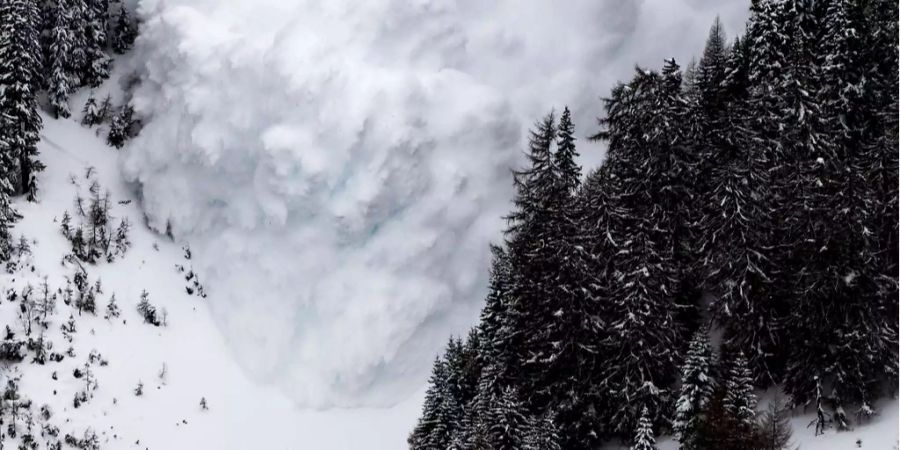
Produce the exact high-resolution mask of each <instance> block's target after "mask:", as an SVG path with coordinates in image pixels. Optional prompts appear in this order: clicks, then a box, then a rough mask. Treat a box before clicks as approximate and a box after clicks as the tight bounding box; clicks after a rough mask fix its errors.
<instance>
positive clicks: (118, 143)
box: [106, 114, 128, 148]
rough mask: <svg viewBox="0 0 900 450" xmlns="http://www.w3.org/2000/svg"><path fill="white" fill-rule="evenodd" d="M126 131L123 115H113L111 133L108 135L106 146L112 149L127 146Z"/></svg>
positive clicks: (110, 126) (110, 124)
mask: <svg viewBox="0 0 900 450" xmlns="http://www.w3.org/2000/svg"><path fill="white" fill-rule="evenodd" d="M125 130H126V124H125V122H124V120H123V117H122V115H121V114H115V115H113V117H112V120H111V121H110V123H109V133H107V135H106V144H107V145H109V146H111V147H115V148H122V147H123V146H124V145H125V140H126V139H127V138H128V136H127V134H126V131H125Z"/></svg>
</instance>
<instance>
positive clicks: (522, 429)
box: [487, 387, 530, 450]
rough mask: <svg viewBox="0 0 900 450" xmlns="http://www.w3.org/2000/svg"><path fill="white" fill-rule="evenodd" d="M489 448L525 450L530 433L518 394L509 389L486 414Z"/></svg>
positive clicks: (494, 449) (495, 449)
mask: <svg viewBox="0 0 900 450" xmlns="http://www.w3.org/2000/svg"><path fill="white" fill-rule="evenodd" d="M487 422H488V427H487V428H488V441H489V445H490V446H489V448H491V449H493V450H519V449H523V448H526V447H525V442H526V439H527V436H528V434H529V431H530V426H529V420H528V417H527V415H526V413H525V407H524V406H523V405H522V402H521V401H520V400H519V394H518V392H517V391H516V390H515V389H514V388H511V387H507V388H505V389H503V392H502V393H501V394H500V396H499V397H498V398H497V399H496V401H495V402H494V403H493V405H492V408H491V409H490V410H489V411H488V413H487Z"/></svg>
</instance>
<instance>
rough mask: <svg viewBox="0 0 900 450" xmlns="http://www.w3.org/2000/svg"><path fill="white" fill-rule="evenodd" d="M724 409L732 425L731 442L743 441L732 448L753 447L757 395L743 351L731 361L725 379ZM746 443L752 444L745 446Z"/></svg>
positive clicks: (748, 449)
mask: <svg viewBox="0 0 900 450" xmlns="http://www.w3.org/2000/svg"><path fill="white" fill-rule="evenodd" d="M723 404H724V409H725V413H726V414H727V417H728V420H729V422H730V423H731V425H732V426H731V427H730V437H729V439H730V442H732V443H733V444H734V443H743V444H740V445H732V446H731V448H735V449H737V448H746V449H747V450H750V449H752V448H753V447H752V444H753V436H754V435H755V431H756V395H755V394H753V376H752V374H751V372H750V369H749V367H748V366H747V359H746V358H745V357H744V354H743V353H738V354H737V355H736V356H735V357H734V358H733V359H732V360H731V363H730V367H729V370H728V378H727V379H726V380H725V398H724V402H723ZM744 445H750V447H745V446H744Z"/></svg>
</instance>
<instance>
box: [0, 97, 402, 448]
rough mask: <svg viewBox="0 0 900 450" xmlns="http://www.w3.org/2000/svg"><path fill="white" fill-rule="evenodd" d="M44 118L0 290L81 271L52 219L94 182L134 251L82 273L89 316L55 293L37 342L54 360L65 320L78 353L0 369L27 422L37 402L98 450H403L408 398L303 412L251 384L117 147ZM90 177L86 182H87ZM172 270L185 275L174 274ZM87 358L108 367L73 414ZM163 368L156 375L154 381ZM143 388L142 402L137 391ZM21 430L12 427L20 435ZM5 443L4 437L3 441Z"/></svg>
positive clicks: (62, 280) (12, 310) (97, 370)
mask: <svg viewBox="0 0 900 450" xmlns="http://www.w3.org/2000/svg"><path fill="white" fill-rule="evenodd" d="M73 103H74V102H73ZM76 104H77V103H76ZM44 123H45V127H44V131H43V134H42V140H41V143H40V151H41V155H42V156H41V157H42V160H43V161H45V162H46V164H47V169H46V171H45V172H43V173H42V174H41V177H40V183H41V184H40V186H41V193H40V200H39V202H38V203H27V202H24V201H21V200H19V201H17V202H16V204H15V206H16V208H18V210H19V212H20V213H21V214H22V215H23V219H22V220H21V221H20V222H19V223H18V224H17V226H16V227H15V229H14V231H13V233H14V236H19V235H24V236H25V237H26V239H27V240H28V241H29V242H30V248H31V255H30V256H26V257H25V258H24V259H25V261H24V263H23V264H22V265H23V266H24V267H23V268H21V269H20V270H18V271H16V272H15V273H12V274H4V275H2V276H0V279H2V281H0V285H2V286H3V287H4V288H5V289H10V290H14V291H15V292H21V291H22V289H23V288H24V287H25V286H26V285H28V284H31V285H32V286H34V287H35V288H38V286H39V285H40V284H41V282H42V280H43V278H44V277H46V278H47V281H48V285H49V286H50V288H51V290H56V289H57V288H60V289H65V285H66V278H67V277H68V278H72V276H73V274H74V273H75V271H76V267H77V264H73V263H67V264H61V260H62V258H63V255H65V254H66V253H68V252H69V251H70V249H69V243H68V241H67V240H66V239H65V238H64V237H63V236H62V234H61V232H60V220H61V218H62V216H63V213H64V211H66V210H68V211H69V212H70V213H71V212H72V211H73V207H74V197H75V195H76V193H77V192H81V193H82V195H86V193H87V189H88V185H89V184H90V181H91V180H96V181H97V182H99V183H100V186H101V188H102V189H109V191H110V194H111V200H112V204H113V207H112V209H111V216H113V217H114V220H113V222H114V223H118V220H119V219H120V218H122V217H127V218H128V220H129V221H130V222H131V224H132V228H131V233H130V234H129V237H130V240H131V242H132V247H131V248H130V249H129V250H128V251H127V252H126V254H125V255H124V257H123V258H122V259H120V260H116V261H114V262H113V263H107V262H100V263H98V264H97V265H88V264H85V268H86V272H87V274H88V281H89V283H91V284H93V283H95V282H96V280H97V279H98V278H99V279H100V280H101V282H102V294H99V295H98V296H97V310H98V313H97V316H93V315H90V314H88V313H84V314H82V315H80V316H79V314H78V312H77V310H76V308H75V307H74V304H73V305H66V304H64V303H63V302H62V301H61V294H60V299H59V300H58V301H57V311H56V313H55V314H53V315H51V316H50V317H49V319H48V328H47V330H46V334H45V338H46V339H47V340H49V341H51V342H53V345H54V347H53V349H52V350H53V351H56V352H59V353H64V351H65V350H66V348H67V347H68V346H69V343H68V342H66V340H65V338H64V336H63V334H62V332H61V330H60V327H61V326H62V325H64V324H65V323H66V322H67V320H68V318H69V316H70V314H71V315H73V316H74V318H75V323H76V332H75V333H73V340H72V343H71V346H72V347H73V349H74V355H75V356H74V357H69V356H65V357H64V359H63V360H62V361H60V362H58V363H57V362H52V361H48V362H47V363H46V364H45V365H39V364H36V363H31V362H30V361H31V359H32V358H31V354H30V353H29V355H28V356H27V357H26V359H25V360H24V361H22V362H21V363H18V364H12V365H11V366H10V367H9V369H8V370H7V371H6V372H5V375H6V376H12V375H14V374H16V373H19V374H20V375H21V381H20V382H19V392H20V394H22V395H23V396H24V397H26V398H29V399H31V400H32V401H33V402H34V406H33V408H32V409H33V410H34V412H35V415H37V411H38V410H39V408H40V406H41V405H44V404H48V405H49V406H50V410H51V411H52V416H51V418H50V420H49V422H50V423H53V424H55V425H56V426H58V427H59V428H60V439H62V437H63V436H64V435H65V434H67V433H69V434H72V435H73V436H74V437H76V438H82V436H83V433H84V430H85V429H87V428H91V429H93V430H94V432H96V433H97V435H98V437H99V442H100V444H101V447H100V448H113V449H115V448H151V449H152V448H158V449H178V448H185V449H187V448H235V449H238V448H316V449H329V448H334V449H345V448H375V449H377V448H385V449H395V448H400V447H402V446H403V445H404V444H403V443H404V441H405V436H406V433H407V430H408V429H409V427H410V426H411V424H412V421H413V419H414V417H415V413H416V408H417V397H414V398H413V399H411V400H409V401H407V402H406V403H404V404H401V405H400V406H398V407H395V408H392V409H389V410H377V409H360V410H352V411H351V410H347V411H340V410H333V411H328V412H316V411H302V410H299V409H297V408H296V407H295V406H294V405H293V403H292V402H290V401H289V400H288V399H287V398H286V397H285V396H284V395H282V393H280V392H278V391H277V390H275V389H273V388H268V387H265V386H260V385H256V384H253V383H251V382H250V381H249V380H248V379H247V378H246V377H245V375H244V373H243V372H242V370H241V369H240V367H239V366H238V365H237V364H236V363H235V362H234V360H233V359H232V355H231V353H230V350H229V347H228V346H227V345H226V342H225V340H224V339H223V337H222V335H221V334H220V333H219V331H218V329H217V326H216V323H215V322H214V320H213V318H212V316H211V315H210V312H209V309H208V302H213V301H215V299H214V298H213V297H209V298H205V299H204V298H201V297H200V296H198V295H189V294H188V293H187V291H186V286H190V285H191V284H192V283H191V282H189V281H185V274H186V273H188V272H189V271H190V263H191V261H190V260H188V259H186V258H185V251H184V249H183V248H182V247H181V246H180V245H178V244H176V243H173V242H171V240H170V239H169V238H167V237H165V236H160V235H158V234H156V233H153V232H151V231H150V230H149V229H148V228H146V227H145V226H144V225H143V218H142V213H141V211H140V208H139V204H138V199H137V198H135V197H134V195H133V194H132V190H131V189H129V186H128V185H126V184H125V183H124V182H123V181H122V177H121V176H120V174H119V170H118V164H117V157H118V155H117V152H116V151H115V150H114V149H112V148H110V147H107V146H106V145H105V143H104V142H103V139H102V138H101V137H97V136H95V135H94V130H93V129H88V128H85V127H82V126H80V125H79V124H78V122H77V121H76V120H54V119H52V118H50V117H44ZM88 172H90V177H86V176H85V175H86V173H88ZM178 265H181V266H184V267H185V271H184V272H181V271H179V269H177V268H176V266H178ZM32 266H33V269H32ZM143 290H147V292H148V293H149V299H150V302H151V303H152V304H153V305H155V306H156V307H157V308H158V310H159V311H162V310H163V309H165V310H166V312H167V323H168V324H167V325H165V326H161V327H154V326H152V325H149V324H146V323H142V322H143V320H142V318H141V316H140V315H139V313H138V312H137V310H136V305H137V303H138V301H139V299H140V295H141V292H142V291H143ZM113 294H115V297H116V300H117V303H118V305H119V308H120V309H121V317H119V318H117V319H116V318H112V319H110V320H106V319H104V318H103V315H104V310H105V307H106V305H107V302H108V301H109V298H110V296H111V295H113ZM19 303H20V302H10V301H3V302H2V303H0V324H7V325H9V326H10V328H11V329H12V330H13V331H14V333H16V336H17V338H21V337H24V332H23V327H22V325H21V323H20V322H19V321H18V320H17V312H18V309H19ZM36 329H37V328H36ZM33 333H34V335H35V336H36V335H37V331H33ZM92 350H96V351H97V352H98V353H99V355H100V359H101V360H105V361H108V364H107V365H102V364H101V363H100V362H99V360H98V362H95V363H94V364H91V365H90V367H91V371H92V372H93V375H94V376H95V378H96V384H97V387H96V389H94V390H89V391H88V393H89V396H90V397H91V398H89V399H88V400H87V401H86V402H85V403H84V404H82V405H80V406H79V407H78V408H74V407H73V398H74V397H75V395H76V393H78V392H79V391H81V390H83V389H84V386H85V381H84V380H85V378H84V377H83V376H82V377H81V378H76V377H75V376H74V375H73V372H74V370H75V369H76V368H81V369H83V368H84V365H85V362H86V361H87V360H88V356H89V354H90V353H91V351H92ZM164 366H165V372H166V374H165V376H164V377H160V372H161V371H162V369H163V367H164ZM54 372H55V373H56V376H57V379H56V380H54V379H53V378H52V374H53V373H54ZM163 378H164V379H165V380H164V381H163ZM3 379H4V380H5V379H6V377H4V378H3ZM139 382H142V383H143V395H141V396H136V395H135V393H134V390H135V388H136V387H137V385H138V383H139ZM201 398H205V399H206V401H207V404H208V408H209V409H208V410H202V408H201V406H200V401H201ZM40 423H43V422H42V421H41V420H38V424H40ZM24 427H25V424H24V422H22V423H21V424H20V428H21V430H20V431H19V433H17V434H18V435H19V436H20V437H21V435H22V433H23V431H22V430H24ZM38 434H40V433H38ZM12 441H13V439H12V438H10V437H9V435H8V434H7V435H6V442H7V443H9V442H12ZM37 441H38V442H44V438H43V437H38V438H37ZM138 443H139V444H138ZM42 448H43V447H42Z"/></svg>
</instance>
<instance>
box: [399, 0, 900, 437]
mask: <svg viewBox="0 0 900 450" xmlns="http://www.w3.org/2000/svg"><path fill="white" fill-rule="evenodd" d="M750 8H751V12H750V19H749V22H748V23H747V26H746V29H745V30H741V32H740V33H738V34H737V36H736V37H734V38H733V39H727V38H726V35H725V31H724V30H723V27H722V25H721V23H720V22H719V21H718V20H716V21H715V22H714V23H713V24H712V27H711V28H710V31H709V38H708V39H707V41H706V45H705V47H704V48H703V49H699V50H702V52H701V53H700V54H699V57H698V59H697V60H696V62H691V63H690V64H686V65H682V62H676V61H675V60H671V59H670V60H665V61H662V62H661V63H662V64H661V66H660V67H658V68H644V67H637V68H636V69H635V72H634V74H633V76H632V78H631V79H630V80H627V81H624V82H621V83H620V84H618V85H617V86H616V87H615V88H614V89H613V90H612V92H609V93H608V94H607V95H606V98H605V99H604V100H603V102H604V110H605V115H603V116H602V117H601V118H600V119H599V120H598V122H597V126H596V127H595V128H594V129H591V130H586V131H583V132H581V131H579V132H576V130H574V127H573V124H572V118H571V116H570V112H569V110H568V109H567V108H562V109H561V110H555V111H550V112H548V113H547V115H546V116H544V117H543V118H541V119H540V120H539V121H538V122H536V123H535V124H534V126H533V128H532V131H531V137H530V140H529V143H528V148H527V149H526V150H525V151H526V154H527V156H528V162H527V164H526V165H524V166H523V167H520V168H519V169H518V170H517V171H515V172H514V173H513V180H514V183H515V189H516V194H515V199H514V201H513V203H512V205H511V207H510V212H509V214H508V215H507V216H506V222H507V228H506V230H505V232H504V233H503V235H502V236H498V237H497V239H496V244H495V245H494V246H493V247H492V248H491V254H492V258H493V259H492V261H493V262H492V266H491V270H490V291H489V293H488V295H487V297H486V298H485V299H484V306H483V309H482V313H481V318H480V321H479V323H478V324H477V325H476V326H475V327H474V328H472V330H471V332H469V334H468V335H467V336H465V337H458V338H457V337H454V338H451V339H450V341H449V342H448V344H447V346H446V351H445V353H444V354H443V355H442V356H440V357H438V358H437V359H435V360H434V365H433V370H432V374H431V378H430V382H429V387H428V391H427V394H426V398H425V403H424V406H423V408H422V413H421V416H420V418H419V421H418V423H417V425H416V426H415V428H414V429H413V431H412V433H411V434H410V436H409V441H408V442H409V445H410V448H411V449H415V450H419V449H434V450H437V449H450V448H452V449H497V450H499V449H535V450H536V449H596V448H600V447H601V446H602V445H603V444H604V443H607V442H621V443H624V444H626V445H629V446H631V447H630V448H632V449H635V450H637V449H640V450H646V449H653V448H656V447H655V439H654V436H656V437H657V438H658V437H659V436H660V435H671V436H674V438H675V439H676V440H677V442H678V445H679V448H682V449H780V448H788V447H787V444H788V441H789V439H790V435H789V433H790V430H789V429H785V424H784V422H785V418H784V417H783V416H784V415H785V414H789V410H791V409H798V408H799V409H801V410H810V411H816V416H817V418H816V420H815V423H814V424H813V425H814V426H815V427H816V429H817V431H818V430H819V429H820V428H821V429H822V430H824V429H825V428H830V427H835V428H837V429H842V428H843V429H846V428H849V427H851V426H852V425H851V424H853V423H856V422H861V421H865V420H867V418H868V417H869V416H870V415H872V414H874V413H875V412H874V410H873V408H872V401H873V400H875V399H877V398H879V397H881V396H886V395H896V390H897V388H896V386H897V352H898V348H897V345H898V341H897V333H898V329H897V317H898V309H897V301H898V292H897V274H898V272H897V254H898V242H897V220H898V219H897V195H898V194H897V184H898V179H897V155H898V151H897V146H898V135H897V111H898V105H897V92H898V85H897V73H898V71H897V40H898V36H897V3H896V2H894V1H877V0H875V1H869V0H826V1H812V0H790V1H783V0H754V1H753V2H752V4H751V6H750ZM585 134H586V135H589V137H588V138H587V139H583V138H579V137H578V136H581V135H585ZM590 141H601V142H603V143H605V144H606V145H607V154H606V159H605V161H604V163H603V164H602V166H601V167H600V168H598V169H595V170H592V171H590V172H589V173H586V174H582V173H581V168H580V167H579V165H578V163H577V162H576V156H577V155H578V151H579V150H578V149H577V148H578V147H582V146H585V145H589V143H590ZM771 387H780V388H781V389H782V390H783V393H784V398H783V401H782V402H781V404H780V405H777V406H773V407H772V408H771V409H769V410H766V411H757V408H756V407H757V397H756V394H755V392H758V391H759V390H760V389H766V388H771Z"/></svg>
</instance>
